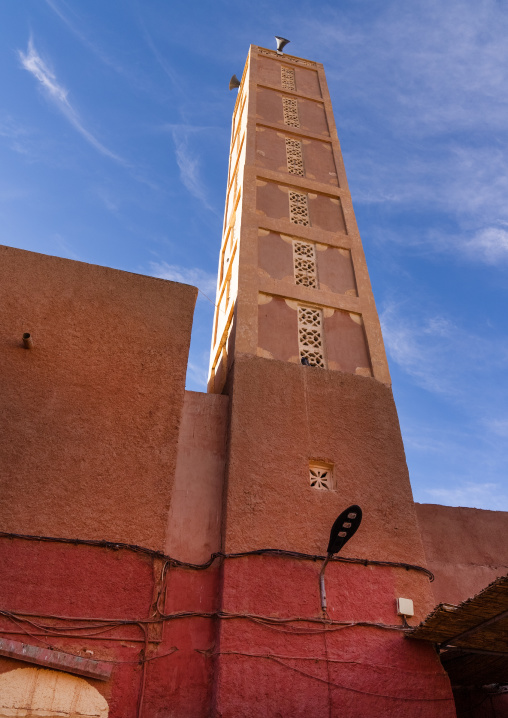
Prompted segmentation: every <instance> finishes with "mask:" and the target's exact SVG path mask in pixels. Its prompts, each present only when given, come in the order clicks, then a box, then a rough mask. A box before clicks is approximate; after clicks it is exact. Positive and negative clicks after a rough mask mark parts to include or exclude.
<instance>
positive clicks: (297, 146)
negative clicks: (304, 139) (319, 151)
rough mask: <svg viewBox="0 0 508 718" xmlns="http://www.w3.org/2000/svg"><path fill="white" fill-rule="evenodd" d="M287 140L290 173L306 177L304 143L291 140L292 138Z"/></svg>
mask: <svg viewBox="0 0 508 718" xmlns="http://www.w3.org/2000/svg"><path fill="white" fill-rule="evenodd" d="M285 139H286V158H287V163H288V172H289V174H292V175H300V177H304V175H305V172H304V170H303V154H302V143H301V142H299V141H298V140H293V139H291V137H286V138H285Z"/></svg>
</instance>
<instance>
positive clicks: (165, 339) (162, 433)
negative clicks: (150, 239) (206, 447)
mask: <svg viewBox="0 0 508 718" xmlns="http://www.w3.org/2000/svg"><path fill="white" fill-rule="evenodd" d="M196 294H197V290H196V289H195V288H194V287H189V286H186V285H182V284H176V283H173V282H167V281H164V280H160V279H154V278H150V277H143V276H139V275H135V274H128V273H127V272H120V271H117V270H113V269H108V268H106V267H97V266H92V265H88V264H83V263H81V262H74V261H70V260H67V259H58V258H56V257H47V256H44V255H39V254H34V253H32V252H25V251H22V250H18V249H11V248H8V247H2V248H0V302H1V304H2V307H3V315H2V323H1V326H0V362H1V372H0V376H1V379H0V382H1V388H0V417H1V418H0V421H1V424H2V426H1V436H2V441H1V445H0V462H1V465H2V477H1V482H2V499H1V503H0V520H1V522H2V528H3V529H4V530H6V531H15V532H18V533H30V534H42V535H52V536H80V537H81V538H94V539H109V540H116V541H124V542H127V543H138V544H142V545H145V546H149V547H152V548H157V549H162V548H163V546H164V539H165V533H166V523H167V512H168V509H169V501H170V495H171V486H172V483H173V476H174V471H175V465H176V454H177V441H178V431H179V425H180V417H181V414H182V409H183V401H184V391H185V389H184V387H185V371H186V363H187V355H188V349H189V342H190V332H191V323H192V314H193V309H194V303H195V299H196ZM24 332H30V333H31V334H32V337H33V349H31V350H26V349H24V348H23V344H22V341H21V338H22V335H23V333H24Z"/></svg>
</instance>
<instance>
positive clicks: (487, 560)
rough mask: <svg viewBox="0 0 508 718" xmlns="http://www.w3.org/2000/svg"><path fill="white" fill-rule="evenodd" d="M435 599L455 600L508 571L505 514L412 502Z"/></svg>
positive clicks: (506, 516) (463, 597)
mask: <svg viewBox="0 0 508 718" xmlns="http://www.w3.org/2000/svg"><path fill="white" fill-rule="evenodd" d="M415 509H416V515H417V517H418V524H419V526H420V532H421V536H422V541H423V547H424V549H425V556H426V559H427V563H428V566H429V568H430V570H431V571H432V572H433V573H434V575H435V581H434V582H433V583H432V590H433V592H434V596H435V599H436V603H451V604H458V603H461V602H462V601H465V600H466V599H467V598H469V597H470V596H474V595H475V594H477V593H478V592H479V591H481V590H482V589H483V588H485V586H487V585H488V584H489V583H491V582H492V581H494V579H496V578H498V577H499V576H504V575H505V574H506V573H507V571H508V542H507V541H506V536H507V534H508V512H506V511H485V510H482V509H473V508H466V507H462V506H439V505H436V504H415Z"/></svg>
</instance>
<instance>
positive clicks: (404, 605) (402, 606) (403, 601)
mask: <svg viewBox="0 0 508 718" xmlns="http://www.w3.org/2000/svg"><path fill="white" fill-rule="evenodd" d="M397 615H398V616H414V615H415V609H414V606H413V601H412V600H411V599H410V598H398V599H397Z"/></svg>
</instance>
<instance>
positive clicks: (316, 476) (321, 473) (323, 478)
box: [309, 465, 332, 491]
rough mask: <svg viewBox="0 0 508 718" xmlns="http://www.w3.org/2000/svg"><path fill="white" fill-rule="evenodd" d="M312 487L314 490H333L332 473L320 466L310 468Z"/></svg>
mask: <svg viewBox="0 0 508 718" xmlns="http://www.w3.org/2000/svg"><path fill="white" fill-rule="evenodd" d="M309 479H310V485H311V486H312V488H313V489H325V490H328V491H330V489H331V488H332V471H331V469H325V468H323V467H320V466H312V465H311V466H309Z"/></svg>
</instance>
